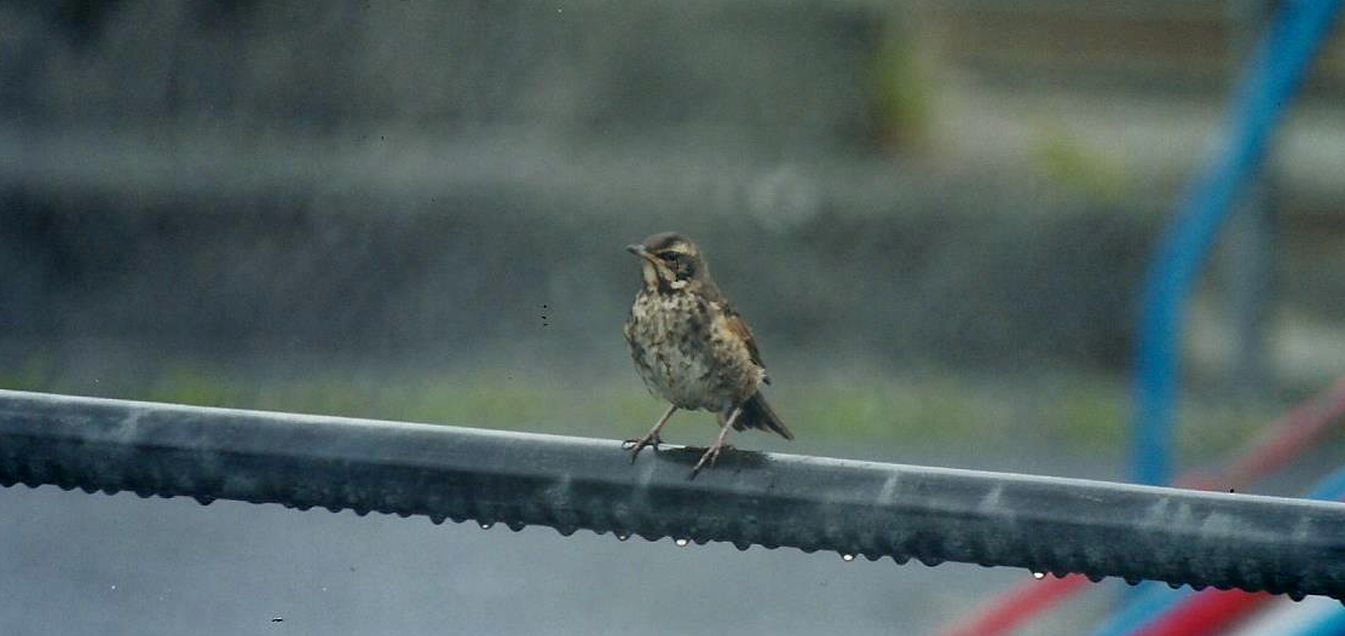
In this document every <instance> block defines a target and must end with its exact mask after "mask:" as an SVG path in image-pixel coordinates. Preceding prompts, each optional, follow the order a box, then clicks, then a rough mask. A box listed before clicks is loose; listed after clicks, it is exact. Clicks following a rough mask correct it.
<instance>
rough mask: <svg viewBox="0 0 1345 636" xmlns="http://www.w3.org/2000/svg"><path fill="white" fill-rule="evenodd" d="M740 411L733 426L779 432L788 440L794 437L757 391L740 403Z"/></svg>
mask: <svg viewBox="0 0 1345 636" xmlns="http://www.w3.org/2000/svg"><path fill="white" fill-rule="evenodd" d="M742 409H743V410H742V413H739V414H738V419H736V420H734V422H733V428H735V429H737V430H740V431H741V430H743V429H745V428H759V429H761V430H763V431H772V432H775V433H779V434H780V437H783V438H785V439H788V440H792V439H794V434H793V433H791V432H789V429H788V428H786V427H785V424H784V422H781V421H780V416H779V415H776V414H775V409H772V408H771V405H769V404H767V403H766V398H764V397H762V396H761V392H760V391H758V392H756V393H754V394H753V395H752V397H750V398H748V399H747V401H746V402H743V404H742Z"/></svg>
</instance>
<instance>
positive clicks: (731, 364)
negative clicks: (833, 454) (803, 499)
mask: <svg viewBox="0 0 1345 636" xmlns="http://www.w3.org/2000/svg"><path fill="white" fill-rule="evenodd" d="M626 250H627V251H629V252H630V253H632V254H634V255H635V256H637V257H639V258H640V272H641V282H642V285H641V287H640V291H639V293H637V294H636V295H635V302H634V303H633V304H632V305H631V308H630V314H629V315H628V317H627V319H626V324H625V327H624V329H623V333H624V334H625V336H626V344H627V345H628V346H629V348H630V355H631V358H632V360H634V362H635V368H636V370H637V371H639V373H640V378H641V379H642V380H644V384H645V386H646V387H647V388H648V389H649V391H650V393H653V394H654V395H656V396H658V397H661V398H663V399H664V400H666V401H668V402H669V404H670V406H669V407H668V410H667V411H665V412H664V413H663V416H662V417H660V418H659V419H658V421H657V422H656V423H655V424H654V427H653V428H652V429H650V430H649V432H648V433H647V434H646V435H645V436H644V437H640V438H637V439H632V440H626V444H625V445H626V447H627V448H629V449H632V450H631V462H634V461H635V459H636V458H637V457H638V456H639V454H640V451H641V450H643V449H644V448H645V447H649V446H652V447H653V448H654V450H655V451H657V450H658V445H659V444H661V443H662V442H663V439H662V438H661V437H660V435H659V433H660V432H661V431H662V430H663V427H664V426H666V425H667V424H668V420H669V419H670V418H671V417H672V415H673V413H676V412H677V411H678V410H679V409H683V410H698V409H701V410H706V411H709V412H711V413H714V414H715V416H716V417H717V419H718V421H719V436H718V437H716V438H715V441H714V443H713V444H711V445H710V446H709V447H708V448H706V449H705V452H704V454H702V455H701V457H700V461H698V462H696V465H695V466H694V467H693V468H692V469H691V477H692V478H695V476H696V474H697V473H699V472H700V471H701V469H702V468H704V467H706V466H707V465H708V466H711V467H713V466H714V464H715V462H716V460H718V458H719V455H720V453H721V452H723V450H724V449H725V447H726V445H725V443H724V442H725V440H726V439H727V438H728V435H729V431H730V430H739V431H741V430H744V429H749V428H752V429H760V430H764V431H769V432H774V433H778V434H779V435H780V436H782V437H784V438H785V439H788V440H792V439H794V434H793V433H792V432H790V430H789V429H788V428H787V427H785V425H784V423H783V422H781V421H780V417H779V416H778V415H776V413H775V410H774V409H772V408H771V406H770V404H768V403H767V402H766V398H765V397H763V396H762V395H761V387H762V385H766V384H770V383H771V379H770V376H769V375H767V374H766V366H765V365H764V364H763V363H762V362H761V352H760V351H759V350H758V349H757V343H756V339H755V338H753V337H752V331H751V330H750V329H748V327H747V322H746V321H744V320H743V317H742V316H741V315H739V314H738V312H736V311H734V310H733V307H732V306H731V305H730V304H729V301H728V299H727V298H726V297H725V296H724V293H723V292H721V291H720V290H719V286H718V285H716V284H715V281H714V279H713V278H712V277H711V276H710V270H709V267H708V266H707V264H706V261H705V256H704V254H703V253H702V252H701V250H700V248H698V247H696V244H695V243H693V242H692V241H691V240H690V239H688V238H686V237H684V236H682V235H681V234H677V233H675V232H661V233H658V234H654V235H651V236H649V237H648V238H646V239H645V240H644V241H642V242H640V243H635V244H632V245H627V246H626Z"/></svg>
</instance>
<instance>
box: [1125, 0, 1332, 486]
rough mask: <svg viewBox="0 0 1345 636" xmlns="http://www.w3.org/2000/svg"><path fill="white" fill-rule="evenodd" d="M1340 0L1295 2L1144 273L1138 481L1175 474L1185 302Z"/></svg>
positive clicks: (1262, 45)
mask: <svg viewBox="0 0 1345 636" xmlns="http://www.w3.org/2000/svg"><path fill="white" fill-rule="evenodd" d="M1339 9H1340V0H1287V1H1286V2H1285V3H1284V5H1283V7H1282V8H1281V9H1280V10H1279V12H1278V15H1276V16H1275V20H1274V21H1273V22H1272V23H1271V24H1270V27H1269V30H1268V31H1267V33H1266V34H1265V36H1264V37H1263V38H1262V39H1261V41H1260V42H1259V43H1258V44H1257V48H1256V51H1255V54H1254V55H1253V57H1252V60H1251V63H1250V65H1249V66H1248V68H1247V69H1246V71H1245V72H1244V75H1243V78H1242V81H1241V83H1240V85H1239V86H1238V89H1237V93H1236V95H1235V99H1234V101H1233V106H1232V112H1231V119H1230V121H1229V123H1228V126H1229V132H1228V136H1227V138H1226V139H1225V140H1224V141H1223V144H1222V145H1221V146H1217V147H1216V149H1215V153H1214V155H1213V159H1212V161H1211V163H1210V165H1209V166H1208V169H1207V170H1206V171H1205V172H1204V173H1203V174H1201V175H1199V176H1198V177H1197V178H1196V180H1195V181H1193V182H1192V183H1191V184H1190V186H1189V188H1188V189H1187V191H1186V192H1185V194H1184V195H1183V197H1182V199H1181V203H1180V205H1179V207H1178V213H1177V219H1176V221H1174V222H1173V224H1172V225H1171V226H1170V227H1169V228H1168V230H1167V232H1166V233H1165V234H1164V235H1163V237H1162V240H1161V242H1160V244H1159V247H1158V254H1157V256H1156V258H1155V259H1154V261H1153V264H1152V265H1151V266H1150V268H1149V271H1148V273H1147V276H1146V281H1145V285H1144V290H1143V294H1142V303H1143V305H1142V307H1143V308H1142V310H1141V311H1142V313H1141V316H1140V323H1139V334H1138V349H1137V352H1136V368H1135V373H1136V378H1135V412H1134V414H1133V423H1134V430H1135V442H1134V449H1133V453H1134V458H1133V471H1134V475H1133V477H1134V480H1135V481H1137V482H1139V483H1142V484H1165V483H1167V482H1168V480H1169V479H1170V475H1171V471H1172V468H1171V466H1172V459H1171V457H1172V449H1171V447H1172V434H1171V429H1172V418H1173V403H1174V401H1175V396H1176V393H1177V379H1178V378H1177V373H1178V356H1177V354H1178V332H1179V330H1180V328H1181V325H1182V322H1183V318H1184V316H1185V309H1186V307H1185V300H1186V297H1187V295H1188V293H1189V291H1190V289H1191V286H1192V284H1193V283H1194V282H1195V278H1196V275H1197V274H1198V273H1199V271H1200V265H1201V263H1202V261H1204V259H1205V254H1206V253H1207V252H1208V251H1209V249H1210V246H1211V245H1212V244H1213V243H1214V238H1215V236H1216V234H1218V231H1219V229H1220V228H1221V227H1223V225H1224V222H1225V221H1226V220H1227V219H1228V216H1229V213H1230V211H1231V210H1232V204H1233V202H1234V201H1235V200H1236V199H1237V196H1238V195H1239V194H1240V190H1241V187H1242V186H1243V185H1244V184H1246V183H1247V182H1248V180H1249V179H1250V178H1251V177H1252V176H1254V175H1255V174H1256V171H1257V170H1258V169H1260V166H1261V163H1262V161H1263V159H1264V158H1265V155H1266V150H1267V146H1268V145H1269V142H1270V139H1271V136H1272V133H1273V132H1274V130H1275V127H1276V126H1277V125H1278V124H1279V123H1280V121H1281V120H1282V119H1283V118H1284V112H1285V110H1286V108H1287V106H1288V104H1289V102H1290V101H1291V100H1292V98H1293V96H1294V93H1295V92H1296V91H1297V88H1298V85H1299V84H1300V83H1301V81H1302V78H1303V76H1304V74H1305V73H1306V71H1307V68H1308V66H1309V65H1310V64H1311V62H1312V59H1313V58H1314V57H1315V55H1316V52H1317V49H1318V48H1319V47H1320V45H1321V43H1322V41H1323V40H1325V39H1326V35H1327V34H1328V33H1329V32H1330V27H1331V26H1332V23H1333V18H1334V17H1335V15H1336V13H1337V12H1338V10H1339Z"/></svg>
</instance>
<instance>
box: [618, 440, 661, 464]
mask: <svg viewBox="0 0 1345 636" xmlns="http://www.w3.org/2000/svg"><path fill="white" fill-rule="evenodd" d="M662 443H663V438H661V437H659V436H658V434H650V435H645V436H644V437H641V438H639V439H628V440H626V441H624V442H622V443H621V448H622V449H624V450H629V451H631V453H630V463H632V464H634V463H635V458H636V457H639V456H640V451H642V450H644V448H645V447H646V446H650V447H653V449H654V451H655V452H657V451H658V446H659V444H662Z"/></svg>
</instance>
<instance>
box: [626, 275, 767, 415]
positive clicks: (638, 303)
mask: <svg viewBox="0 0 1345 636" xmlns="http://www.w3.org/2000/svg"><path fill="white" fill-rule="evenodd" d="M723 320H724V315H723V310H722V309H721V308H720V307H719V306H718V305H716V304H715V303H712V302H709V301H707V300H705V299H704V298H702V297H700V296H698V295H696V294H689V293H678V292H673V293H657V292H653V293H651V292H649V291H641V292H640V294H639V295H638V296H636V298H635V304H633V305H632V306H631V310H630V317H629V318H628V319H627V321H626V327H625V335H626V342H627V344H629V345H630V353H631V358H633V359H634V361H635V367H636V369H638V370H639V372H640V378H641V379H643V380H644V383H645V386H647V387H649V390H650V391H651V392H653V393H656V394H658V395H660V396H662V397H663V398H664V399H666V400H668V401H669V402H671V403H673V404H674V405H676V406H678V407H680V408H684V409H706V410H710V411H715V412H723V411H725V410H727V409H729V408H731V407H732V406H733V404H734V403H735V402H736V401H738V400H741V399H743V398H744V397H745V395H744V393H746V396H750V395H751V392H754V391H755V390H756V384H757V380H758V376H759V374H760V372H759V370H758V369H757V368H756V365H754V364H752V362H751V356H750V354H749V353H748V351H747V350H746V347H743V346H737V347H735V346H733V345H732V344H730V343H728V342H725V340H724V338H723V337H722V336H723V333H724V329H723V326H722V323H723ZM749 387H750V391H749Z"/></svg>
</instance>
